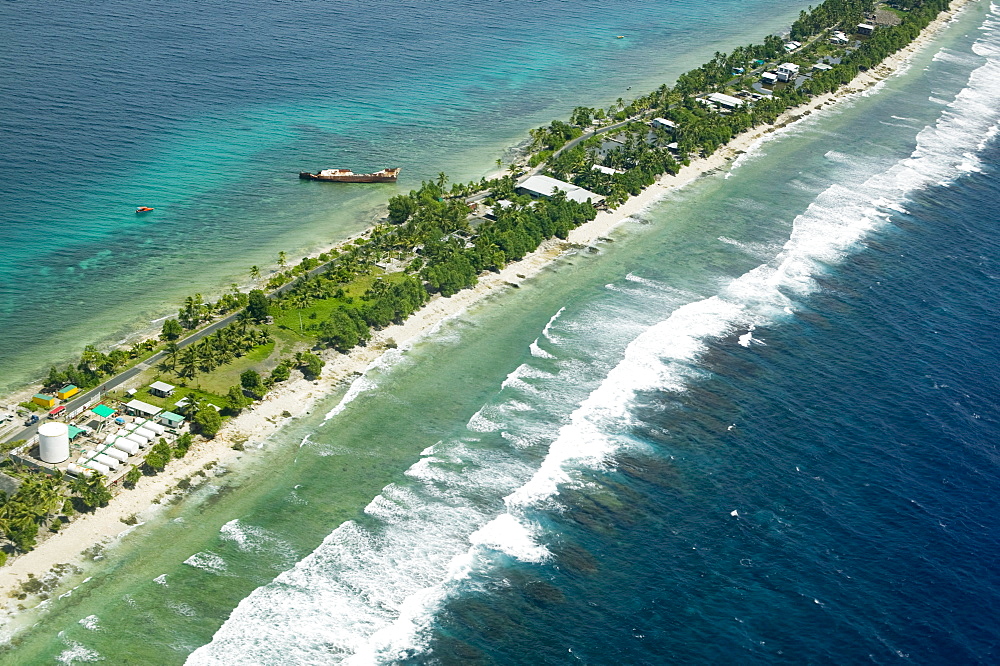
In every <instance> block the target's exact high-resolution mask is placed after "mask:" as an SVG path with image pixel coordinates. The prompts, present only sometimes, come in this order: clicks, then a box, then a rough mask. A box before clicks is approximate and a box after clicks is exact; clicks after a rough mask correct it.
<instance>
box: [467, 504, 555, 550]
mask: <svg viewBox="0 0 1000 666" xmlns="http://www.w3.org/2000/svg"><path fill="white" fill-rule="evenodd" d="M469 541H470V543H473V544H476V545H481V546H488V547H490V548H492V549H494V550H497V551H499V552H502V553H505V554H506V555H509V556H510V557H513V558H516V559H518V560H520V561H522V562H542V561H544V560H546V559H548V558H549V557H550V553H549V550H548V549H547V548H546V547H545V546H539V545H538V544H537V543H535V540H534V536H533V534H532V531H531V530H530V529H529V528H527V527H525V526H524V525H523V524H522V523H521V522H520V521H519V520H518V519H517V518H515V517H514V516H512V515H511V514H509V513H501V514H500V515H499V516H497V517H496V518H494V519H493V520H491V521H490V522H489V523H487V524H486V525H484V526H483V527H480V528H479V529H478V530H476V531H475V532H473V533H472V534H471V535H470V536H469Z"/></svg>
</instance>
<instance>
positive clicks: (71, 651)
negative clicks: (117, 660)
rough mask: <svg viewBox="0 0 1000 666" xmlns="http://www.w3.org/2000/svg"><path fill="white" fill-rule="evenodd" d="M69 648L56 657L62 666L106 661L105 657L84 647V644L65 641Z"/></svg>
mask: <svg viewBox="0 0 1000 666" xmlns="http://www.w3.org/2000/svg"><path fill="white" fill-rule="evenodd" d="M64 642H65V643H66V645H68V646H69V647H67V648H66V649H65V650H63V651H62V652H60V653H59V656H58V657H56V661H58V662H59V663H60V664H67V665H68V664H82V663H92V662H95V661H104V657H102V656H101V653H100V652H98V651H97V650H92V649H91V648H88V647H86V646H84V645H83V644H82V643H77V642H76V641H69V640H65V641H64Z"/></svg>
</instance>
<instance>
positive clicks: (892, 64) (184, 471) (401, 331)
mask: <svg viewBox="0 0 1000 666" xmlns="http://www.w3.org/2000/svg"><path fill="white" fill-rule="evenodd" d="M973 1H974V0H955V1H954V2H952V4H951V7H950V9H949V11H948V12H945V13H943V14H942V15H941V16H940V17H939V18H938V19H937V20H935V21H934V22H933V23H932V24H931V25H930V26H928V27H927V29H925V30H924V32H923V33H922V34H921V35H920V36H919V37H918V38H917V39H916V40H915V41H914V42H912V43H911V44H910V45H909V46H908V47H907V48H905V49H904V50H902V51H900V52H899V53H897V54H895V55H894V56H892V57H890V58H888V59H887V60H886V61H884V62H883V63H882V64H881V65H880V66H879V67H877V68H875V69H873V70H871V71H868V72H865V73H862V74H861V75H859V76H858V77H857V78H855V79H854V81H852V82H851V83H850V84H848V85H847V86H844V87H842V88H841V89H840V90H839V91H838V92H836V93H831V94H826V95H823V96H820V97H817V98H815V99H813V100H812V101H811V102H809V103H808V104H807V105H804V106H802V107H798V108H796V109H794V110H791V111H789V112H787V113H785V114H784V115H783V116H782V117H781V118H779V119H778V120H777V121H776V122H775V123H774V124H773V125H770V126H767V127H761V128H757V129H755V130H752V131H749V132H747V133H745V134H743V135H741V136H739V137H737V138H736V139H734V140H733V141H731V142H730V143H729V144H728V145H727V146H726V147H724V148H721V149H720V150H718V151H717V152H716V153H715V154H714V155H712V156H711V157H708V158H704V159H698V160H694V161H692V163H691V164H690V165H689V166H687V167H684V168H683V169H682V170H681V172H680V173H679V174H677V175H676V176H665V177H663V178H661V179H660V180H659V182H657V183H656V184H654V185H652V186H651V187H649V188H647V189H646V190H645V191H644V192H642V193H641V194H640V195H638V196H636V197H633V198H632V199H630V200H629V201H628V202H626V203H625V204H624V205H622V206H621V207H619V208H618V209H617V210H613V211H602V212H600V213H598V215H597V218H596V219H594V220H593V221H591V222H589V223H587V224H585V225H583V226H581V227H579V228H577V229H575V230H573V231H572V232H571V233H570V236H569V239H568V241H559V240H554V241H547V242H546V243H544V244H543V245H542V246H541V247H540V248H539V249H538V250H536V251H535V252H534V253H532V254H530V255H528V256H527V257H525V258H524V259H523V260H522V261H519V262H517V263H514V264H511V265H509V266H507V267H506V268H505V269H504V270H503V271H501V272H500V273H489V274H487V275H484V276H482V277H481V278H480V280H479V284H478V285H476V286H475V287H474V288H471V289H466V290H464V291H462V292H460V293H458V294H456V295H454V296H452V297H450V298H441V297H435V298H433V299H432V300H431V301H430V302H429V303H428V304H427V305H426V306H425V307H424V308H423V309H421V310H420V311H419V312H417V313H415V314H414V315H413V316H411V317H410V318H409V319H408V320H407V321H406V322H405V323H403V324H401V325H394V326H390V327H388V328H386V329H384V330H382V331H379V332H377V333H375V335H374V336H373V338H372V340H371V341H370V342H369V344H368V346H367V347H360V348H357V349H355V350H353V351H352V352H351V353H350V354H348V355H343V354H339V353H337V352H334V351H333V350H327V351H326V352H325V353H324V356H325V360H326V362H327V365H326V367H325V368H324V370H323V377H322V378H321V379H319V380H317V381H307V380H305V379H303V378H301V376H299V378H298V379H292V380H289V381H288V382H284V383H282V384H280V385H279V386H278V388H276V389H275V390H273V391H272V392H271V393H270V394H268V395H267V396H266V397H265V399H264V400H262V401H259V402H258V403H256V404H255V405H254V407H253V408H252V410H248V411H245V412H244V413H242V414H241V415H240V416H238V417H236V418H234V419H232V420H231V421H229V422H227V423H226V424H225V426H224V428H223V430H222V432H220V434H219V435H218V436H217V437H216V438H215V439H213V440H210V441H202V442H199V443H197V444H195V445H194V446H193V447H192V448H191V450H190V452H189V453H188V455H187V457H185V458H183V459H181V460H174V461H172V462H171V463H170V465H169V466H168V468H167V469H166V471H164V472H162V473H161V474H159V475H157V476H155V477H144V478H143V479H142V480H141V481H140V482H139V484H138V486H137V487H136V488H135V489H133V490H126V491H123V492H121V493H119V494H118V495H117V496H116V497H115V498H114V499H113V500H112V502H111V504H110V505H109V506H108V507H106V508H103V509H100V510H98V511H96V512H94V513H92V514H87V515H83V516H79V517H77V518H76V519H75V520H74V521H73V522H72V523H70V524H69V525H67V526H66V527H65V528H64V529H63V530H61V531H60V532H59V533H58V534H56V535H54V536H52V537H51V538H49V539H47V540H46V541H44V542H43V543H41V544H40V545H39V546H38V547H37V548H36V549H35V550H34V551H32V552H30V553H27V554H25V555H21V556H19V557H17V558H15V559H11V560H10V561H9V562H8V563H7V565H6V566H4V567H3V568H2V569H0V597H2V598H3V599H4V604H5V605H6V607H7V610H8V618H9V617H10V616H12V615H14V614H15V613H16V612H17V610H16V607H17V605H18V603H19V602H18V601H17V600H16V599H15V598H13V597H11V596H10V593H11V592H12V591H13V590H16V589H17V588H18V587H19V585H20V583H21V582H22V581H23V580H25V579H26V577H27V575H28V573H29V572H30V573H34V574H35V575H36V576H39V577H40V576H41V575H42V574H43V573H44V572H46V571H49V570H51V569H52V568H53V567H54V566H56V565H57V564H61V563H70V564H72V563H74V562H79V561H80V560H81V558H82V557H84V555H83V551H85V550H87V549H89V548H91V547H93V546H94V545H96V544H104V543H108V542H110V541H112V540H114V539H115V537H117V536H118V535H119V534H121V533H122V532H123V531H126V530H127V529H129V528H128V527H127V526H126V525H125V524H124V523H123V522H122V519H123V518H126V517H128V516H131V515H133V514H136V515H138V516H139V517H140V519H142V515H143V512H144V511H146V510H147V509H149V508H150V507H155V506H156V505H155V504H154V500H155V499H156V498H158V497H161V496H163V495H164V494H166V493H167V492H169V491H170V490H171V489H173V488H176V486H177V483H178V481H180V480H181V479H185V478H187V477H190V476H191V475H192V474H194V473H195V472H197V471H198V470H201V469H203V468H204V467H205V466H206V465H208V464H210V463H212V462H218V463H226V462H230V461H233V460H234V459H236V458H237V457H239V456H243V455H260V454H259V453H254V452H256V451H258V449H257V448H256V447H255V446H254V443H257V442H261V441H262V440H264V439H266V438H267V437H268V436H270V435H272V434H273V433H274V432H276V431H277V430H278V429H279V428H281V426H282V424H283V423H285V422H287V421H288V418H289V417H286V416H282V414H283V413H285V412H287V413H289V414H291V415H292V417H295V416H298V415H301V414H304V413H306V412H307V411H310V410H311V409H312V407H313V405H314V403H315V402H316V401H317V400H318V399H320V398H323V397H324V396H327V395H328V394H329V393H330V392H331V390H333V388H334V387H335V386H336V385H338V384H341V383H343V382H344V381H345V380H350V379H351V378H353V377H355V376H357V374H358V373H362V372H364V371H365V369H366V368H367V367H368V366H369V365H370V364H371V363H372V362H374V361H376V360H377V359H378V358H379V356H380V355H381V354H382V353H383V352H384V350H385V349H386V342H387V341H388V340H394V341H395V342H396V343H397V344H398V345H399V346H400V347H405V346H407V345H409V344H412V343H413V342H414V341H415V340H417V339H418V338H419V337H421V336H422V335H425V334H427V333H428V332H430V331H432V330H433V328H434V327H435V326H436V325H437V324H439V323H440V322H441V321H442V320H444V319H445V318H447V317H450V316H454V315H457V314H459V313H461V312H463V311H464V310H466V309H467V308H469V307H470V306H471V305H474V304H476V303H478V302H480V301H482V300H483V299H484V298H486V297H488V296H489V295H491V294H494V293H497V292H498V291H500V290H504V289H507V288H510V285H511V284H518V283H520V282H523V281H524V280H528V279H531V278H532V277H534V276H536V275H537V274H538V273H539V272H540V271H541V270H542V269H544V268H545V267H546V266H548V265H549V264H551V263H552V262H553V261H554V260H556V259H557V258H558V257H560V255H562V254H563V253H565V252H567V251H568V250H570V249H572V248H573V247H578V246H586V245H591V244H593V243H596V242H598V241H599V239H601V238H602V237H605V236H607V235H608V234H609V233H610V232H611V231H612V230H613V229H614V228H615V227H617V226H618V225H620V224H622V223H623V222H624V221H625V220H627V219H628V218H629V217H630V216H633V215H636V214H639V213H641V212H642V211H643V210H644V209H646V208H647V207H648V206H650V205H651V204H652V203H654V202H655V201H657V200H658V199H660V198H662V197H663V196H664V195H665V194H666V193H667V192H670V191H671V190H675V189H677V188H680V187H684V186H685V185H688V184H689V183H691V182H693V181H694V180H696V179H697V178H699V177H701V176H702V175H704V174H706V173H709V172H712V171H714V170H716V169H720V168H723V167H725V166H726V165H727V164H728V163H730V162H731V161H732V160H733V159H735V158H736V157H737V156H738V155H740V154H742V153H744V152H747V151H750V150H752V149H753V148H754V146H755V145H758V144H759V142H760V141H761V140H762V139H763V138H765V137H766V136H767V135H768V134H770V133H772V132H774V131H775V130H776V129H778V128H781V127H785V126H787V125H788V124H790V123H792V122H795V121H796V120H799V119H801V118H802V117H804V116H806V115H808V114H810V113H812V112H814V111H815V110H817V109H819V108H821V107H823V108H826V107H829V106H830V105H833V104H836V103H838V101H840V100H842V99H844V98H846V97H849V96H851V95H855V94H857V93H859V92H861V91H864V90H866V89H868V88H870V87H871V86H873V85H874V84H876V83H877V82H879V81H881V80H883V79H885V78H886V77H888V76H890V75H892V74H893V73H894V72H896V71H897V70H898V69H899V68H900V66H901V65H903V64H904V63H906V62H907V61H908V60H909V59H910V58H911V57H912V56H913V55H914V54H916V53H917V52H918V51H920V50H922V49H924V48H926V47H927V45H928V44H929V43H930V42H931V40H932V39H933V37H934V36H935V35H936V34H937V33H938V32H939V31H940V30H941V29H942V28H943V27H944V26H945V25H946V24H947V23H948V22H949V21H951V20H952V18H953V17H954V16H955V15H956V14H957V13H958V12H959V11H960V10H961V9H962V8H963V7H965V6H967V5H968V4H970V3H971V2H973ZM237 442H240V443H242V442H247V443H248V444H249V446H248V447H247V452H246V453H241V452H239V451H237V450H235V449H233V444H234V443H237ZM263 455H266V454H263Z"/></svg>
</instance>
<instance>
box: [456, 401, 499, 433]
mask: <svg viewBox="0 0 1000 666" xmlns="http://www.w3.org/2000/svg"><path fill="white" fill-rule="evenodd" d="M484 410H486V411H490V412H492V411H493V410H492V408H491V406H489V405H487V406H485V407H483V408H482V409H480V410H479V411H478V412H476V413H475V414H473V415H472V418H470V419H469V422H468V423H467V424H466V426H465V427H466V428H468V429H469V430H471V431H473V432H496V431H497V430H500V429H501V428H503V425H502V424H500V423H497V422H496V421H494V420H492V419H491V418H490V417H488V416H486V415H485V414H483V411H484Z"/></svg>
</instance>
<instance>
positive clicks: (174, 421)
mask: <svg viewBox="0 0 1000 666" xmlns="http://www.w3.org/2000/svg"><path fill="white" fill-rule="evenodd" d="M156 418H158V419H159V420H160V423H162V424H163V425H165V426H167V427H170V428H179V427H180V426H181V424H182V423H184V417H183V416H181V415H180V414H174V413H173V412H163V413H162V414H160V415H159V416H157V417H156Z"/></svg>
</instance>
